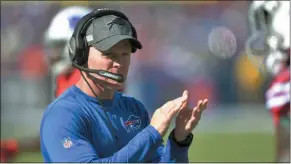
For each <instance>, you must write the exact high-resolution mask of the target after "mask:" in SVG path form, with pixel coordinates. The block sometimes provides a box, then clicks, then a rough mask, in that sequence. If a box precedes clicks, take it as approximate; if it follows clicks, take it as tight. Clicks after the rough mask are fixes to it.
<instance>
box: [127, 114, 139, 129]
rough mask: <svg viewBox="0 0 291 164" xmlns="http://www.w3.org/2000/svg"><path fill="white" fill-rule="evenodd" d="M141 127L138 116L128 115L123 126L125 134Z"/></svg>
mask: <svg viewBox="0 0 291 164" xmlns="http://www.w3.org/2000/svg"><path fill="white" fill-rule="evenodd" d="M140 125H141V119H140V117H138V116H134V115H130V116H129V118H128V119H127V121H125V122H124V126H125V128H126V131H127V132H130V131H132V130H134V129H138V128H139V127H140Z"/></svg>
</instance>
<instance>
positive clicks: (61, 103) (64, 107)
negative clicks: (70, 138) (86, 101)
mask: <svg viewBox="0 0 291 164" xmlns="http://www.w3.org/2000/svg"><path fill="white" fill-rule="evenodd" d="M79 108H80V105H79V104H78V103H77V102H76V98H75V95H72V94H68V95H67V94H66V93H65V94H64V95H61V96H60V97H58V98H56V99H55V100H54V101H53V102H51V103H50V104H49V105H48V107H47V108H46V110H45V113H44V116H46V115H49V114H52V115H62V114H68V115H69V113H76V112H78V111H80V110H79Z"/></svg>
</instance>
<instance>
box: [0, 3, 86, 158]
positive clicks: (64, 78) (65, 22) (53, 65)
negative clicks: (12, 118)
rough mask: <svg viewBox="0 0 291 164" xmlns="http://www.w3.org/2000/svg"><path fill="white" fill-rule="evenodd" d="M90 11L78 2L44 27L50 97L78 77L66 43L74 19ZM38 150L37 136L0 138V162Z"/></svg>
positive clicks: (53, 96)
mask: <svg viewBox="0 0 291 164" xmlns="http://www.w3.org/2000/svg"><path fill="white" fill-rule="evenodd" d="M90 11H91V10H90V9H88V8H85V7H80V6H73V7H68V8H65V9H62V10H61V11H60V12H58V13H57V14H56V15H55V16H54V18H53V19H52V21H51V23H50V25H49V27H48V29H47V30H46V33H45V36H44V40H45V47H46V50H47V55H48V56H47V59H48V61H49V64H50V77H52V80H51V85H50V88H51V91H52V96H51V100H53V99H54V98H55V97H58V96H59V95H60V94H61V93H62V92H64V91H65V90H66V89H67V88H69V87H70V86H72V85H73V84H75V83H76V82H77V81H78V80H79V79H80V73H79V71H78V70H76V69H74V68H73V67H72V64H71V62H70V59H69V54H68V51H67V46H66V45H67V43H68V41H69V39H70V37H71V35H72V33H73V31H74V28H75V25H76V23H77V22H78V20H79V19H80V18H81V17H83V16H84V15H86V14H87V13H89V12H90ZM39 151H40V138H39V136H36V137H32V138H28V139H22V140H16V139H9V140H3V141H1V162H9V161H11V160H12V159H13V158H14V157H15V156H16V155H17V154H20V153H22V152H39Z"/></svg>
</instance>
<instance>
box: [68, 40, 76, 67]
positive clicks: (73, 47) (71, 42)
mask: <svg viewBox="0 0 291 164" xmlns="http://www.w3.org/2000/svg"><path fill="white" fill-rule="evenodd" d="M68 48H69V55H70V59H71V61H72V62H74V61H75V58H76V43H75V38H74V37H73V36H72V37H71V39H70V40H69V46H68Z"/></svg>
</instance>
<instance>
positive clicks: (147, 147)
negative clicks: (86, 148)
mask: <svg viewBox="0 0 291 164" xmlns="http://www.w3.org/2000/svg"><path fill="white" fill-rule="evenodd" d="M162 142H163V140H162V138H161V136H160V134H158V132H157V131H156V130H155V129H154V128H153V127H151V126H149V127H147V128H146V129H144V130H143V131H142V132H141V133H139V134H138V135H137V136H136V137H134V138H133V139H132V140H131V141H130V142H129V143H128V144H127V145H126V146H125V147H123V148H122V149H121V150H119V151H118V152H116V153H114V154H113V155H112V156H111V157H108V158H99V159H93V160H91V161H90V162H92V163H99V162H118V163H119V162H120V163H123V162H142V163H145V162H149V161H151V160H152V158H154V154H155V151H156V150H157V149H158V148H159V147H160V145H161V144H162Z"/></svg>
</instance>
